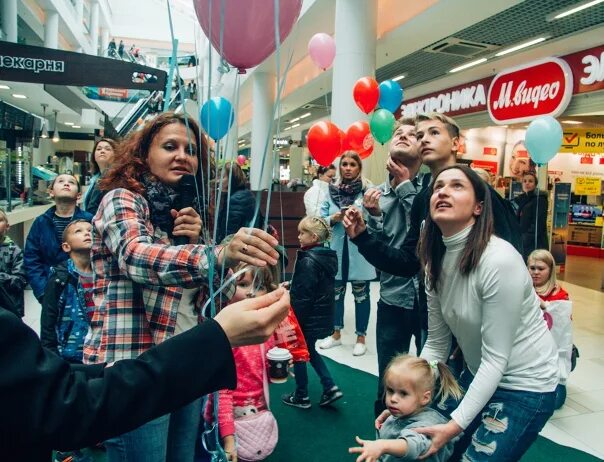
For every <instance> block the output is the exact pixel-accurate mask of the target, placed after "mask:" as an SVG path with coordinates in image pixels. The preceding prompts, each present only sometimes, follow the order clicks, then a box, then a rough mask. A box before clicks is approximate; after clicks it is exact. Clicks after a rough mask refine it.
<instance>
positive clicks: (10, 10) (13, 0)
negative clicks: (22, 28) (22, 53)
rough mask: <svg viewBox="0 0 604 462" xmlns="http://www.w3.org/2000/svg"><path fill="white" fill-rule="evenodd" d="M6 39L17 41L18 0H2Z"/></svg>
mask: <svg viewBox="0 0 604 462" xmlns="http://www.w3.org/2000/svg"><path fill="white" fill-rule="evenodd" d="M2 30H3V31H4V34H5V36H4V40H6V41H7V42H13V43H17V0H2Z"/></svg>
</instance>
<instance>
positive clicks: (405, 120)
mask: <svg viewBox="0 0 604 462" xmlns="http://www.w3.org/2000/svg"><path fill="white" fill-rule="evenodd" d="M416 123H417V120H416V118H415V117H401V118H400V119H398V120H397V121H396V123H395V125H394V130H395V131H396V129H397V128H398V127H400V126H401V125H413V126H414V127H415V124H416Z"/></svg>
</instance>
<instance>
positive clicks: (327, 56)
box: [308, 32, 336, 70]
mask: <svg viewBox="0 0 604 462" xmlns="http://www.w3.org/2000/svg"><path fill="white" fill-rule="evenodd" d="M308 54H309V55H310V58H311V59H312V60H313V62H314V63H315V64H316V65H317V66H319V67H320V68H321V69H323V70H325V69H327V68H328V67H329V66H331V64H332V63H333V59H334V58H335V57H336V41H335V40H334V39H333V37H332V36H330V35H327V34H325V33H324V32H319V33H318V34H315V35H313V36H312V38H311V39H310V41H309V42H308Z"/></svg>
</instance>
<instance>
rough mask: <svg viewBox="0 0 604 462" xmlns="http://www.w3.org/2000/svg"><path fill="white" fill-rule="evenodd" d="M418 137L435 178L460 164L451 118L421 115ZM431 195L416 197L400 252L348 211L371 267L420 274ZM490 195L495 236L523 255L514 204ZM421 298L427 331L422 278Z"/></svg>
mask: <svg viewBox="0 0 604 462" xmlns="http://www.w3.org/2000/svg"><path fill="white" fill-rule="evenodd" d="M415 134H416V137H417V142H418V143H419V151H420V155H421V157H422V162H423V163H424V164H425V165H427V166H428V167H429V168H430V173H431V176H432V178H433V177H434V176H435V174H436V173H438V172H440V171H441V170H442V169H443V168H445V167H447V166H449V165H455V164H456V163H457V150H458V149H459V142H460V129H459V126H458V125H457V123H456V122H455V121H454V120H453V119H452V118H450V117H447V116H446V115H443V114H439V113H435V112H434V113H428V114H420V115H418V116H417V123H416V133H415ZM423 181H424V182H425V183H426V184H428V183H429V182H430V179H429V178H428V177H424V180H423ZM430 191H431V188H425V189H423V190H422V191H420V192H419V193H418V194H417V195H416V196H415V199H414V201H413V205H412V206H411V213H410V222H411V224H410V227H409V231H407V236H406V237H405V241H404V242H403V245H402V246H401V247H400V248H394V247H390V246H388V244H387V243H386V242H383V241H380V240H378V239H377V238H376V237H375V236H372V235H371V234H370V233H369V232H368V231H367V229H366V225H365V222H364V221H363V217H362V215H361V213H360V211H359V210H358V209H355V208H353V207H351V208H350V209H349V210H348V212H347V214H346V216H345V217H344V220H343V223H344V227H345V228H346V233H347V234H348V236H350V238H351V240H352V242H353V243H354V244H356V245H357V247H358V248H359V252H360V253H361V255H363V257H365V259H366V260H367V261H368V262H369V263H371V264H372V265H373V266H375V267H376V268H377V269H379V270H381V271H385V272H387V273H390V274H393V275H396V276H405V277H411V276H414V275H415V274H417V272H418V271H419V270H420V261H419V258H418V256H417V252H416V250H417V243H418V242H419V238H420V232H421V228H422V225H423V222H424V219H425V218H426V216H427V215H428V213H429V212H430ZM489 191H490V192H491V200H492V204H493V215H494V218H495V234H496V235H497V236H499V237H500V238H502V239H505V240H506V241H508V242H509V243H510V244H512V245H513V246H514V247H515V248H516V250H518V252H519V253H520V254H522V240H521V234H520V228H519V226H518V222H517V220H516V217H515V215H514V211H513V208H512V206H511V204H510V203H509V202H508V201H507V200H505V199H503V198H502V197H501V196H500V195H499V194H498V193H497V192H496V191H495V190H494V189H493V188H491V187H490V186H489ZM418 295H419V297H420V315H421V316H422V324H423V329H424V330H426V331H427V328H428V326H427V310H426V307H427V303H426V300H425V297H426V294H425V291H424V289H423V280H422V278H420V291H419V294H418ZM423 340H424V341H425V338H424V339H423ZM422 343H423V342H422Z"/></svg>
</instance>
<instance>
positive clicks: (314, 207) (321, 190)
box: [304, 178, 329, 217]
mask: <svg viewBox="0 0 604 462" xmlns="http://www.w3.org/2000/svg"><path fill="white" fill-rule="evenodd" d="M327 194H329V183H326V182H325V181H321V180H319V179H316V178H315V179H314V180H312V186H311V187H310V188H309V189H308V191H306V192H305V193H304V207H305V209H306V216H309V217H320V216H321V207H322V206H323V202H325V199H326V198H327Z"/></svg>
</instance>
